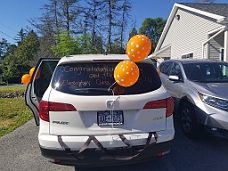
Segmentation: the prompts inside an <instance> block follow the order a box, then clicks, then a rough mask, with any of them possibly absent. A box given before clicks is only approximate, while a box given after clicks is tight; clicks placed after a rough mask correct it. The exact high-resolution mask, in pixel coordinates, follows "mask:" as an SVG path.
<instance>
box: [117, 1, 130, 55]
mask: <svg viewBox="0 0 228 171" xmlns="http://www.w3.org/2000/svg"><path fill="white" fill-rule="evenodd" d="M131 8H132V6H131V4H130V3H129V2H128V0H124V2H123V5H122V6H120V7H119V10H121V13H122V14H121V24H120V49H121V51H122V53H124V52H125V51H124V47H123V43H124V31H125V30H126V28H127V23H128V22H127V18H130V14H129V11H130V9H131Z"/></svg>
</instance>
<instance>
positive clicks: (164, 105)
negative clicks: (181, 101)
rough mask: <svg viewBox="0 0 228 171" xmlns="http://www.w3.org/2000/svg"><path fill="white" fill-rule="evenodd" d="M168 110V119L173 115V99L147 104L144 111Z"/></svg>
mask: <svg viewBox="0 0 228 171" xmlns="http://www.w3.org/2000/svg"><path fill="white" fill-rule="evenodd" d="M159 108H166V117H169V116H171V115H172V114H173V109H174V103H173V98H172V97H170V98H167V99H163V100H157V101H151V102H147V103H146V104H145V106H144V107H143V109H159Z"/></svg>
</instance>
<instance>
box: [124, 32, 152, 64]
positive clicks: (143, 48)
mask: <svg viewBox="0 0 228 171" xmlns="http://www.w3.org/2000/svg"><path fill="white" fill-rule="evenodd" d="M151 45H152V43H151V41H150V39H149V38H148V37H147V36H145V35H135V36H133V37H132V38H131V39H130V40H129V41H128V43H127V50H126V52H127V55H128V57H129V58H130V60H132V61H134V62H139V61H142V60H143V59H145V58H146V57H147V56H148V55H149V54H150V51H151Z"/></svg>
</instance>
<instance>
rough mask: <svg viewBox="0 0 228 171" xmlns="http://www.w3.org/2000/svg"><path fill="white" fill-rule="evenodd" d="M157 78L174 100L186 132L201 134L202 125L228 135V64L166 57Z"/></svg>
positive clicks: (219, 134)
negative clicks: (167, 58)
mask: <svg viewBox="0 0 228 171" xmlns="http://www.w3.org/2000/svg"><path fill="white" fill-rule="evenodd" d="M158 69H159V70H160V78H161V80H162V82H163V84H164V86H165V87H166V89H167V90H168V91H169V93H170V95H171V96H172V97H173V98H174V101H175V113H176V112H177V113H179V116H180V118H181V125H182V128H183V131H184V133H185V135H186V136H187V137H189V138H195V137H198V136H199V135H201V133H203V131H201V130H202V129H201V127H202V126H203V127H204V128H205V129H206V130H207V131H209V132H210V133H212V134H213V135H215V136H221V137H226V138H228V63H226V62H221V61H208V60H194V59H189V60H188V59H184V60H167V61H164V62H163V63H161V64H160V65H159V66H158Z"/></svg>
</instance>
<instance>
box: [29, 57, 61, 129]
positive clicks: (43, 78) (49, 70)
mask: <svg viewBox="0 0 228 171" xmlns="http://www.w3.org/2000/svg"><path fill="white" fill-rule="evenodd" d="M59 60H60V59H58V58H40V60H39V61H38V62H37V65H36V68H35V70H34V72H33V75H32V77H31V80H30V82H29V83H28V85H27V88H26V92H25V103H26V105H27V106H28V107H29V108H30V109H31V110H32V112H33V115H34V118H35V122H36V125H37V126H39V125H40V118H39V103H40V100H41V99H42V97H43V94H44V92H45V91H46V89H47V88H48V86H49V84H50V81H51V78H52V74H53V72H54V70H55V67H56V65H57V63H58V62H59Z"/></svg>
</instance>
